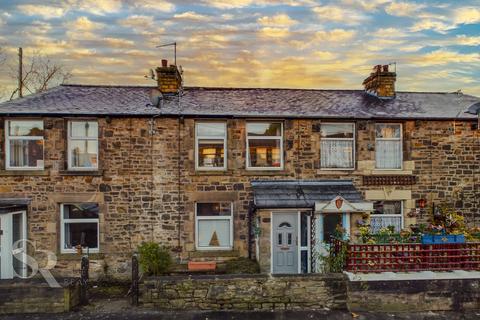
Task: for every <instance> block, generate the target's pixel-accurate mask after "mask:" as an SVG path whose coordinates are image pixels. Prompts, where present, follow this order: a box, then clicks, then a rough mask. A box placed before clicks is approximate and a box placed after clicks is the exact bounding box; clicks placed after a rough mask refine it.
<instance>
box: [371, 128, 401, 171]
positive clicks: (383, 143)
mask: <svg viewBox="0 0 480 320" xmlns="http://www.w3.org/2000/svg"><path fill="white" fill-rule="evenodd" d="M402 158H403V156H402V125H401V124H386V123H377V124H376V125H375V163H376V167H377V169H401V168H402Z"/></svg>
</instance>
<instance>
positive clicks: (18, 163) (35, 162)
mask: <svg viewBox="0 0 480 320" xmlns="http://www.w3.org/2000/svg"><path fill="white" fill-rule="evenodd" d="M5 128H6V130H5V144H6V146H5V151H6V152H5V153H6V161H5V162H6V166H5V167H6V169H7V170H8V169H10V170H28V169H30V170H41V169H43V145H44V137H43V121H42V120H7V121H6V126H5Z"/></svg>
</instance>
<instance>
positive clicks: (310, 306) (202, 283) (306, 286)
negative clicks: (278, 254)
mask: <svg viewBox="0 0 480 320" xmlns="http://www.w3.org/2000/svg"><path fill="white" fill-rule="evenodd" d="M140 290H141V297H140V301H141V303H142V304H143V306H145V307H153V308H156V309H163V310H178V309H182V310H224V309H231V310H304V309H307V310H318V309H323V308H330V309H345V308H346V281H345V277H344V276H343V275H342V274H329V275H311V274H310V275H288V276H268V275H217V276H214V275H211V276H209V275H207V276H171V277H152V278H148V279H146V280H145V281H144V283H143V284H142V285H141V289H140Z"/></svg>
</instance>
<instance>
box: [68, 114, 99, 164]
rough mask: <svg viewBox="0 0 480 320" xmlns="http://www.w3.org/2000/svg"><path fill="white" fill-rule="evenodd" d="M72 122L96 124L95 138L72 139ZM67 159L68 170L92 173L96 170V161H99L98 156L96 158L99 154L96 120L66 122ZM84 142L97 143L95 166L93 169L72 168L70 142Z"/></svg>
mask: <svg viewBox="0 0 480 320" xmlns="http://www.w3.org/2000/svg"><path fill="white" fill-rule="evenodd" d="M74 122H97V136H96V137H72V123H74ZM67 127H68V128H67V131H68V132H67V140H68V142H67V153H68V155H67V158H68V170H71V171H92V170H98V167H99V166H98V164H99V163H98V161H99V159H98V158H99V156H98V152H99V147H98V144H99V141H98V121H97V120H70V121H68V126H67ZM85 140H88V141H96V142H97V165H96V166H94V167H74V166H73V165H72V152H71V151H72V150H71V147H72V143H71V142H72V141H85Z"/></svg>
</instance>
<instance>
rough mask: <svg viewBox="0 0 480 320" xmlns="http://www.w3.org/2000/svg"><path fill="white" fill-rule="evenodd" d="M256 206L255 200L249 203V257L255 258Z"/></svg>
mask: <svg viewBox="0 0 480 320" xmlns="http://www.w3.org/2000/svg"><path fill="white" fill-rule="evenodd" d="M255 212H256V207H255V204H254V203H253V201H250V203H249V204H248V258H249V259H250V260H253V241H254V237H253V226H252V223H253V218H254V216H255Z"/></svg>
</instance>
